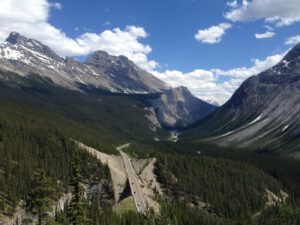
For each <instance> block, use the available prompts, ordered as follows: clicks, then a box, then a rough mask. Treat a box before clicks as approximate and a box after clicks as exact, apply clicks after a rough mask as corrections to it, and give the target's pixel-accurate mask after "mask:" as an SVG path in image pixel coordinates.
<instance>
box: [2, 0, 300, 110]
mask: <svg viewBox="0 0 300 225" xmlns="http://www.w3.org/2000/svg"><path fill="white" fill-rule="evenodd" d="M0 6H1V8H2V10H0V21H2V22H0V25H1V26H2V28H0V40H4V39H5V37H6V36H7V35H8V33H9V32H10V31H13V30H14V31H19V32H20V33H22V34H24V35H25V36H28V37H31V38H35V39H38V40H40V41H42V42H44V43H46V44H47V45H49V46H50V47H51V48H53V49H54V50H55V51H56V52H57V53H58V54H60V55H61V56H63V57H64V56H66V55H68V56H74V57H76V58H77V59H79V60H84V59H85V58H86V57H87V55H89V54H91V52H93V51H95V50H98V49H101V50H105V51H107V52H108V53H110V54H113V55H120V54H122V55H126V56H127V57H129V58H130V59H131V60H133V61H134V62H135V63H136V64H137V65H139V66H141V67H142V68H144V69H146V70H148V71H150V72H152V73H153V74H154V75H156V76H157V77H159V78H160V79H162V80H164V81H166V82H167V83H169V84H171V85H172V86H178V85H185V86H187V87H188V88H189V89H190V90H191V91H192V93H193V94H195V95H196V96H198V97H200V98H202V99H204V100H207V101H213V102H218V103H219V104H222V103H224V102H225V101H226V100H227V99H228V98H229V97H230V96H231V95H232V93H233V92H234V91H235V90H236V88H238V86H239V85H240V84H241V82H242V81H243V80H245V79H246V78H247V77H249V76H250V75H255V74H257V73H259V72H261V71H262V70H265V69H267V68H268V67H270V66H272V65H274V64H275V63H277V62H278V61H279V60H280V59H281V58H282V56H283V54H284V53H285V52H286V51H287V50H288V49H290V48H291V47H292V46H293V45H294V44H295V43H297V41H300V36H299V34H300V33H299V30H300V4H299V0H249V1H246V0H238V1H236V0H233V1H226V0H160V1H159V0H151V1H149V0H148V1H146V0H126V1H124V0H89V1H83V0H77V1H74V0H64V1H59V0H57V1H47V0H23V1H22V3H20V1H17V0H0ZM32 9H35V10H34V11H33V10H32ZM12 14H15V16H12ZM2 23H3V24H2ZM259 37H260V38H259Z"/></svg>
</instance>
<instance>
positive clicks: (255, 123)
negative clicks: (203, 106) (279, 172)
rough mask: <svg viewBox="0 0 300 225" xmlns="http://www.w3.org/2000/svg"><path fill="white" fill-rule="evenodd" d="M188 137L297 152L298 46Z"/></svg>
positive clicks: (250, 81) (299, 120) (299, 103)
mask: <svg viewBox="0 0 300 225" xmlns="http://www.w3.org/2000/svg"><path fill="white" fill-rule="evenodd" d="M189 135H191V136H193V138H201V136H202V137H204V136H206V137H207V136H214V138H212V139H211V140H213V141H214V142H217V143H219V144H220V145H225V146H228V145H234V146H239V147H247V146H255V147H257V148H267V147H268V146H271V147H272V148H273V149H274V148H276V147H277V148H281V147H282V146H285V147H284V148H287V149H290V150H291V149H293V151H296V150H300V148H299V144H300V143H299V142H300V141H299V136H300V43H299V44H297V45H296V46H295V47H294V48H293V49H292V50H291V51H290V52H289V53H288V54H287V55H286V56H285V57H284V58H283V59H282V60H281V61H280V62H279V63H278V64H277V65H275V66H273V67H271V68H270V69H268V70H266V71H264V72H262V73H260V74H259V75H257V76H252V77H250V78H249V79H247V80H246V81H245V82H244V83H243V84H242V85H241V86H240V88H239V89H238V90H237V91H236V92H235V93H234V95H233V96H232V97H231V99H230V100H229V101H228V102H227V103H225V104H224V105H223V106H221V107H220V108H219V109H218V110H216V112H215V113H213V114H212V115H211V116H210V117H209V118H208V119H207V120H206V121H202V122H201V123H200V124H199V125H198V126H194V127H193V129H191V130H190V131H187V133H186V136H187V137H188V136H189ZM287 145H289V146H288V147H287Z"/></svg>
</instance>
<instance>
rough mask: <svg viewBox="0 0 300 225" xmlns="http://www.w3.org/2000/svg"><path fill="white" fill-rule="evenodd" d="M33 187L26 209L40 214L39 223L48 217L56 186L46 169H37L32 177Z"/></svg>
mask: <svg viewBox="0 0 300 225" xmlns="http://www.w3.org/2000/svg"><path fill="white" fill-rule="evenodd" d="M31 181H32V189H31V192H30V193H29V195H28V198H27V201H26V211H28V212H30V213H32V214H34V215H37V216H38V224H39V225H41V224H42V221H43V220H44V219H45V218H47V217H48V214H49V212H50V211H51V209H52V207H51V206H52V205H53V204H54V200H55V197H56V196H55V188H54V187H53V183H54V182H53V181H52V179H50V178H48V177H47V176H46V171H45V170H43V169H37V170H36V171H35V173H34V175H33V177H32V178H31Z"/></svg>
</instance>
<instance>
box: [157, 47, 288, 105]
mask: <svg viewBox="0 0 300 225" xmlns="http://www.w3.org/2000/svg"><path fill="white" fill-rule="evenodd" d="M284 55H285V53H284V54H276V55H273V56H269V57H266V59H264V60H259V59H253V60H252V62H253V66H252V67H239V68H233V69H230V70H221V69H211V70H201V69H197V70H194V71H192V72H189V73H182V72H180V71H177V70H173V71H171V70H166V71H165V72H163V73H159V72H154V73H153V74H154V75H155V76H156V77H158V78H159V79H161V80H163V81H165V82H167V83H168V84H170V85H171V86H173V87H177V86H186V87H188V89H189V90H190V91H191V92H192V93H193V94H194V95H195V96H197V97H199V98H200V99H202V100H205V101H210V102H217V103H218V104H223V103H225V102H226V101H227V100H228V99H229V98H230V97H231V95H232V94H233V93H234V91H235V90H236V89H237V88H238V87H239V86H240V85H241V83H242V82H243V81H244V80H245V79H247V78H248V77H250V76H252V75H257V74H259V73H260V72H262V71H264V70H266V69H268V68H270V67H272V66H273V65H275V64H276V63H278V62H279V61H280V60H281V59H282V58H283V56H284ZM220 76H226V77H228V80H227V81H225V82H223V83H220V81H219V77H220Z"/></svg>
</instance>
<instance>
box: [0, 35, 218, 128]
mask: <svg viewBox="0 0 300 225" xmlns="http://www.w3.org/2000/svg"><path fill="white" fill-rule="evenodd" d="M0 69H2V70H4V71H12V72H15V73H17V74H19V75H20V76H24V77H26V76H27V75H28V74H30V73H35V74H37V75H39V76H42V77H46V78H50V79H51V80H52V81H53V82H54V84H55V85H58V86H60V87H64V88H67V89H71V90H78V91H80V92H84V91H85V90H87V89H90V90H91V89H99V90H105V91H108V92H111V93H123V94H153V93H157V94H156V95H154V97H153V96H151V97H150V104H151V105H150V107H148V108H147V110H150V114H153V115H154V116H155V117H156V120H157V121H158V122H159V123H160V124H159V125H158V126H161V125H163V126H166V127H171V128H172V127H183V126H186V125H189V124H191V123H193V122H195V121H197V120H199V119H202V118H204V117H205V116H207V115H208V114H209V113H211V112H212V111H214V110H215V109H216V108H217V107H216V106H213V105H211V104H208V103H206V102H204V101H202V100H200V99H197V98H196V97H194V96H193V95H192V94H191V93H190V92H189V91H188V90H187V89H186V88H184V87H179V88H174V89H172V88H171V87H169V86H168V85H167V84H166V83H164V82H163V81H161V80H159V79H158V78H156V77H155V76H153V75H152V74H150V73H148V72H147V71H145V70H143V69H141V68H139V67H138V66H136V65H135V64H134V63H133V62H132V61H130V60H129V59H128V58H127V57H125V56H111V55H109V54H107V53H106V52H104V51H96V52H94V53H93V54H91V55H90V56H89V57H88V58H87V60H86V61H84V62H79V61H77V60H75V59H74V58H71V57H66V58H65V59H63V58H61V57H60V56H58V55H57V54H56V53H55V52H54V51H52V50H51V49H50V48H49V47H47V46H45V45H43V44H42V43H41V42H39V41H37V40H33V39H27V38H26V37H24V36H22V35H20V34H19V33H17V32H12V33H11V34H10V35H9V37H8V38H7V39H6V41H5V42H3V43H1V44H0ZM0 76H1V75H0ZM147 110H146V111H147ZM147 113H148V111H147ZM148 116H149V115H148ZM149 118H150V117H149ZM151 118H152V119H151V121H152V122H153V117H151ZM155 123H156V122H155Z"/></svg>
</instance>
